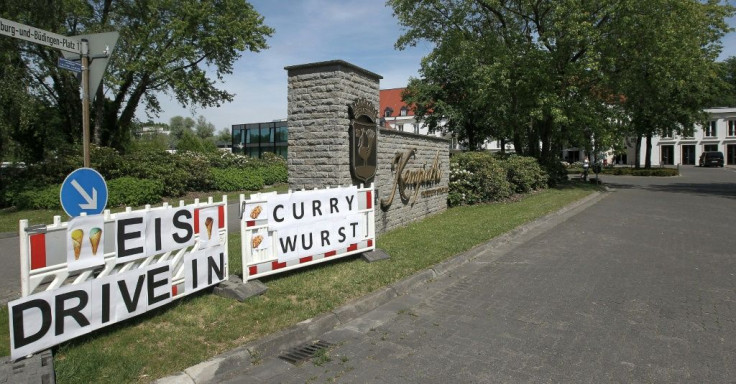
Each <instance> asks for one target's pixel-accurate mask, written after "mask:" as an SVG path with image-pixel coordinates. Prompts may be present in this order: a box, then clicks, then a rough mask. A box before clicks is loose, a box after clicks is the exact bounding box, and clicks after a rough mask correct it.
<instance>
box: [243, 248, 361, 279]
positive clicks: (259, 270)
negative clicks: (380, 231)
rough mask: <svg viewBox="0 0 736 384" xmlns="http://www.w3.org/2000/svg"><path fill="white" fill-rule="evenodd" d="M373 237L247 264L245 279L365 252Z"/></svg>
mask: <svg viewBox="0 0 736 384" xmlns="http://www.w3.org/2000/svg"><path fill="white" fill-rule="evenodd" d="M373 249H374V247H373V239H366V240H363V241H361V242H360V243H356V244H350V245H349V246H348V247H347V248H342V249H336V250H333V251H329V252H325V253H323V254H319V255H314V256H307V257H302V258H299V259H292V260H287V261H282V262H279V261H278V260H273V261H268V262H265V263H259V264H253V265H249V266H248V276H247V277H246V279H252V278H254V277H257V276H264V275H267V274H270V273H269V272H275V271H278V270H281V269H285V268H290V267H296V266H301V265H302V264H316V263H318V262H320V261H323V260H325V259H328V258H332V257H335V256H337V255H340V257H343V256H348V255H352V254H355V253H359V252H367V251H371V250H373Z"/></svg>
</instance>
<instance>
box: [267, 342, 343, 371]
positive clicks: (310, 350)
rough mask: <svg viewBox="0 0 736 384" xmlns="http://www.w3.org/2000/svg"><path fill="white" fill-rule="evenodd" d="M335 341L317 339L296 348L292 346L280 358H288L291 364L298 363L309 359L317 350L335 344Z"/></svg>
mask: <svg viewBox="0 0 736 384" xmlns="http://www.w3.org/2000/svg"><path fill="white" fill-rule="evenodd" d="M333 345H334V344H333V343H330V342H328V341H324V340H317V341H315V342H313V343H306V344H304V345H301V346H299V347H296V348H292V349H290V350H288V351H286V353H284V354H283V355H281V356H279V358H280V359H282V360H286V361H288V362H289V363H291V364H294V365H297V364H299V363H301V362H303V361H305V360H307V359H311V358H312V357H314V355H316V354H317V352H319V351H321V350H324V349H327V348H329V347H331V346H333Z"/></svg>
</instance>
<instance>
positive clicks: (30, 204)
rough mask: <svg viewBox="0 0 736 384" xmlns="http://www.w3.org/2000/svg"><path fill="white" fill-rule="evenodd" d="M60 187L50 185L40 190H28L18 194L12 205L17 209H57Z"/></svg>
mask: <svg viewBox="0 0 736 384" xmlns="http://www.w3.org/2000/svg"><path fill="white" fill-rule="evenodd" d="M60 190H61V185H60V184H59V185H50V186H47V187H45V188H41V189H29V190H25V191H22V192H20V193H18V194H17V195H16V196H15V199H14V200H13V205H15V207H16V208H18V209H59V208H61V199H60V197H59V192H60Z"/></svg>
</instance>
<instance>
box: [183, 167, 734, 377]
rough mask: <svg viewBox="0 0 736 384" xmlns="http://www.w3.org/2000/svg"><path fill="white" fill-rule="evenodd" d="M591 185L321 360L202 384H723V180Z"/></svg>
mask: <svg viewBox="0 0 736 384" xmlns="http://www.w3.org/2000/svg"><path fill="white" fill-rule="evenodd" d="M604 181H605V182H606V183H607V184H608V185H610V186H611V188H612V191H611V192H610V193H608V194H607V196H606V197H604V198H603V199H601V200H600V201H599V202H597V203H596V204H594V205H592V206H589V207H587V208H586V209H584V210H582V211H580V212H579V213H577V214H575V215H572V216H571V217H569V218H566V220H564V221H562V222H561V223H559V224H557V225H555V226H553V227H551V228H548V229H547V230H546V231H544V232H542V233H538V234H536V235H535V236H533V237H531V238H526V239H524V241H520V242H516V241H511V244H512V246H511V247H510V249H509V250H506V251H503V252H500V253H499V252H496V251H494V250H492V249H489V250H487V251H486V252H484V253H482V254H480V255H479V256H478V257H476V258H475V259H474V260H472V261H471V262H469V263H466V264H464V265H463V267H460V268H458V270H457V271H455V272H452V273H448V274H446V275H443V276H442V277H441V278H437V279H435V280H432V281H430V282H428V283H426V284H424V285H422V286H420V287H418V288H415V289H413V290H412V291H410V292H408V293H407V294H405V295H402V296H399V297H397V298H395V299H393V300H391V301H390V302H388V303H387V304H384V305H383V306H381V307H378V308H376V309H374V310H372V311H370V312H368V313H365V314H363V315H361V316H359V317H358V318H355V319H354V320H352V321H349V322H347V323H343V324H340V325H338V327H337V328H335V329H334V330H332V331H329V332H327V333H324V334H322V335H320V336H319V337H318V338H319V339H321V340H323V341H327V342H330V343H333V344H334V345H335V346H333V347H331V348H330V349H329V352H328V354H327V356H328V357H329V358H325V356H322V357H318V358H315V359H313V360H312V361H311V362H309V361H308V362H305V363H302V364H300V365H292V364H290V363H287V362H285V361H283V360H281V359H279V358H278V357H277V356H259V361H258V364H255V365H251V364H250V363H251V362H249V361H246V362H243V361H237V359H236V358H234V357H233V358H232V360H227V359H226V361H229V363H228V364H227V365H226V364H223V365H222V366H220V368H219V369H217V370H216V371H214V372H215V375H214V376H212V377H211V380H212V381H213V382H233V383H235V382H243V381H247V382H254V383H261V382H263V383H266V382H279V383H304V382H327V381H329V382H331V381H336V382H346V383H358V382H360V383H447V382H458V383H493V382H500V383H529V382H565V383H603V382H605V383H608V382H615V383H619V382H627V383H628V382H655V383H674V382H693V383H722V382H734V381H736V257H734V256H736V255H735V253H736V251H734V250H736V236H734V227H735V226H736V217H735V216H736V215H734V212H736V172H734V170H733V169H728V168H726V169H703V168H695V167H686V168H683V169H682V176H680V177H673V178H649V177H625V176H620V177H611V176H607V177H605V178H604ZM338 313H339V312H338ZM247 356H250V355H247ZM195 371H196V369H195V370H192V371H187V372H195ZM180 377H181V376H180Z"/></svg>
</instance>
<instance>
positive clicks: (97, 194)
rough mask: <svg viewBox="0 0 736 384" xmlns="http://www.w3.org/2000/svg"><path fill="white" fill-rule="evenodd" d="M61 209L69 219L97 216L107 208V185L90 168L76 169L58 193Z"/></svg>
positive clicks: (97, 173)
mask: <svg viewBox="0 0 736 384" xmlns="http://www.w3.org/2000/svg"><path fill="white" fill-rule="evenodd" d="M59 197H60V198H61V207H62V208H64V212H66V214H67V215H69V216H70V217H77V216H80V215H81V214H82V213H86V214H87V215H97V214H100V213H102V211H103V210H104V209H105V206H107V183H105V179H104V178H102V175H100V174H99V172H97V171H95V170H94V169H92V168H78V169H76V170H74V171H73V172H72V173H70V174H69V175H68V176H67V177H66V179H64V182H63V183H62V184H61V190H60V191H59Z"/></svg>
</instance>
